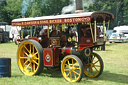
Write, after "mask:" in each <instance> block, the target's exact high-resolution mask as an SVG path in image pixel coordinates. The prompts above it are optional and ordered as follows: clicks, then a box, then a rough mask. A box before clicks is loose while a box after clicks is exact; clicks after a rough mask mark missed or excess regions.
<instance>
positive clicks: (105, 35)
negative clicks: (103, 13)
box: [103, 20, 106, 41]
mask: <svg viewBox="0 0 128 85" xmlns="http://www.w3.org/2000/svg"><path fill="white" fill-rule="evenodd" d="M103 30H104V41H106V33H105V20H104V21H103Z"/></svg>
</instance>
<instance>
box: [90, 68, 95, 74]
mask: <svg viewBox="0 0 128 85" xmlns="http://www.w3.org/2000/svg"><path fill="white" fill-rule="evenodd" d="M91 70H92V73H93V75H95V73H94V71H93V69H92V67H91Z"/></svg>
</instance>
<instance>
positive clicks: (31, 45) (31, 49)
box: [29, 44, 32, 53]
mask: <svg viewBox="0 0 128 85" xmlns="http://www.w3.org/2000/svg"><path fill="white" fill-rule="evenodd" d="M29 46H30V53H31V52H32V49H31V48H32V45H31V44H29Z"/></svg>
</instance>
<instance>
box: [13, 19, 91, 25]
mask: <svg viewBox="0 0 128 85" xmlns="http://www.w3.org/2000/svg"><path fill="white" fill-rule="evenodd" d="M90 21H91V18H90V17H76V18H64V19H48V20H34V21H23V22H22V21H21V22H12V25H13V26H30V25H48V24H50V25H51V24H68V23H84V22H90Z"/></svg>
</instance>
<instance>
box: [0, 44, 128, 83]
mask: <svg viewBox="0 0 128 85" xmlns="http://www.w3.org/2000/svg"><path fill="white" fill-rule="evenodd" d="M16 51H17V45H15V44H14V43H1V44H0V57H2V58H3V57H9V58H11V77H10V78H6V77H4V78H0V85H128V43H112V44H109V43H107V44H106V51H95V52H96V53H98V54H99V55H100V56H101V57H102V59H103V61H104V71H103V73H102V75H101V76H100V77H98V78H88V77H85V76H83V78H82V80H81V81H80V82H76V83H70V82H67V81H66V80H65V79H64V78H63V77H62V74H61V72H60V71H49V70H46V69H45V68H44V70H43V72H42V73H41V74H40V75H39V76H25V75H23V74H22V73H21V72H20V70H19V68H18V66H17V60H16Z"/></svg>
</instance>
